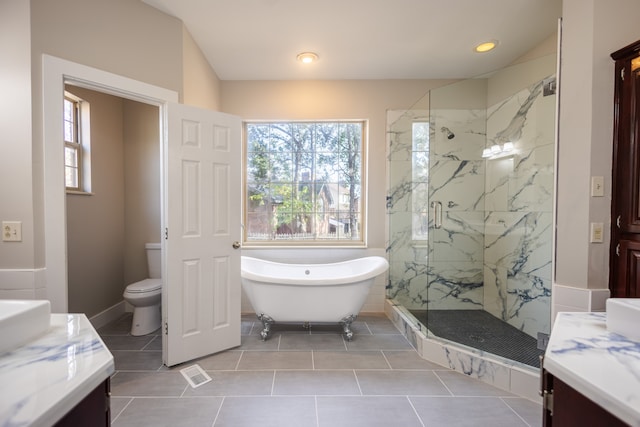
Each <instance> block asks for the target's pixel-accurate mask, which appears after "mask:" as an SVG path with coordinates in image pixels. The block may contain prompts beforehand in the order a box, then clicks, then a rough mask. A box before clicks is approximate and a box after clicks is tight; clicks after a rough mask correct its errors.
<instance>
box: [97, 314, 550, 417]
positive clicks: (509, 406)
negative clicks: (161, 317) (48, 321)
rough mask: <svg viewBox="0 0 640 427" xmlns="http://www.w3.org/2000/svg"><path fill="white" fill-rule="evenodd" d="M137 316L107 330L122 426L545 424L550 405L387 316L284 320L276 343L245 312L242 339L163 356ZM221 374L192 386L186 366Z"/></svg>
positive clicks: (114, 412) (114, 403) (114, 405)
mask: <svg viewBox="0 0 640 427" xmlns="http://www.w3.org/2000/svg"><path fill="white" fill-rule="evenodd" d="M130 325H131V315H130V314H126V315H124V316H123V317H122V318H120V319H119V320H117V321H115V322H113V323H111V324H109V325H106V326H104V327H102V328H100V329H99V330H98V332H99V333H100V335H101V337H102V339H103V340H104V342H105V344H106V345H107V347H109V349H110V350H111V352H112V353H113V356H114V358H115V365H116V372H115V373H114V374H113V376H112V378H111V392H112V397H111V419H112V425H113V426H154V427H155V426H171V427H177V426H194V427H195V426H207V427H223V426H230V427H243V426H251V427H253V426H259V427H270V426H273V427H288V426H292V427H306V426H309V427H341V426H345V427H347V426H348V427H359V426H363V427H364V426H366V427H374V426H385V427H389V426H393V427H395V426H402V427H412V426H416V427H426V426H429V427H434V426H447V427H448V426H456V427H459V426H488V425H490V426H492V427H499V426H505V427H517V426H540V425H542V417H541V415H542V409H541V406H540V405H538V404H536V403H534V402H531V401H529V400H527V399H523V398H520V397H518V396H515V395H512V394H510V393H508V392H505V391H502V390H499V389H497V388H494V387H492V386H490V385H488V384H485V383H483V382H481V381H478V380H475V379H472V378H469V377H467V376H466V375H463V374H460V373H457V372H454V371H451V370H448V369H446V368H443V367H441V366H439V365H436V364H433V363H430V362H428V361H426V360H424V359H422V358H420V356H419V355H418V353H417V352H416V351H415V349H414V348H413V347H412V346H411V344H410V343H409V342H408V341H407V340H406V338H405V337H404V336H402V335H401V334H400V333H399V332H398V330H397V329H396V328H395V327H394V326H393V324H392V323H391V322H390V321H389V320H388V319H387V318H386V317H384V316H383V315H363V316H360V317H359V318H358V320H357V321H356V322H354V324H353V331H354V333H355V336H354V339H353V341H352V342H347V341H345V340H344V339H343V338H342V335H341V328H340V326H338V325H336V326H330V325H311V328H310V329H308V330H307V329H303V328H302V325H277V324H276V325H274V326H273V328H272V332H271V337H270V338H269V340H267V341H266V342H263V341H261V339H260V330H261V324H260V322H259V321H258V320H257V319H255V316H244V315H243V317H242V345H241V346H240V347H237V348H235V349H231V350H228V351H225V352H221V353H218V354H215V355H212V356H208V357H204V358H201V359H198V360H195V361H192V362H188V363H185V364H184V365H179V366H175V367H172V368H167V367H166V366H163V365H162V339H161V336H160V335H159V334H160V331H157V333H155V334H151V335H147V336H143V337H134V336H131V335H130V334H129V328H130ZM193 363H198V364H199V365H200V366H201V367H202V369H204V370H205V371H206V372H207V374H208V375H209V376H210V377H211V378H212V381H211V382H208V383H207V384H204V385H202V386H200V387H198V388H192V387H191V386H190V385H189V384H188V383H187V381H186V380H185V379H184V377H183V376H182V374H181V373H180V369H182V368H184V367H186V366H190V365H191V364H193Z"/></svg>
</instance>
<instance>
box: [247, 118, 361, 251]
mask: <svg viewBox="0 0 640 427" xmlns="http://www.w3.org/2000/svg"><path fill="white" fill-rule="evenodd" d="M365 132H366V127H365V122H363V121H339V122H271V123H264V122H248V123H245V133H244V135H245V144H246V150H245V153H246V163H245V173H246V175H245V183H246V188H245V204H244V206H245V208H244V210H245V212H244V225H245V227H244V230H245V243H246V244H249V245H251V244H256V245H260V244H263V245H264V244H280V245H287V244H289V245H300V244H302V245H315V244H337V245H345V244H348V245H353V244H356V245H363V244H364V236H363V234H364V233H363V221H364V218H366V214H365V212H364V206H365V203H364V200H363V195H364V194H365V192H364V188H363V186H364V179H363V177H364V172H363V171H364V154H363V151H364V150H363V147H364V142H365Z"/></svg>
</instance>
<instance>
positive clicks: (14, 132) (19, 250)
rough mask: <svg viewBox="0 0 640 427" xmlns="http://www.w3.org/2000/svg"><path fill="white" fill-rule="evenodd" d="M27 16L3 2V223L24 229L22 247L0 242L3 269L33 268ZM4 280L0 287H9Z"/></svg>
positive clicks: (14, 1) (16, 2) (25, 5)
mask: <svg viewBox="0 0 640 427" xmlns="http://www.w3.org/2000/svg"><path fill="white" fill-rule="evenodd" d="M29 13H30V11H29V2H25V1H23V0H3V1H1V2H0V93H2V97H0V129H2V137H1V138H0V153H2V154H1V155H0V200H2V202H0V221H22V227H23V228H22V236H23V243H17V242H12V243H6V242H2V241H0V269H2V268H4V269H12V270H17V269H27V268H32V267H33V265H34V253H33V244H32V242H33V233H34V230H33V199H32V197H31V187H32V185H33V183H32V179H33V177H32V175H31V160H32V148H31V139H32V130H31V122H32V120H31V105H32V103H31V78H30V73H31V56H30V54H29V47H30V45H31V35H30V33H29ZM25 274H26V273H25ZM12 276H13V274H12ZM3 280H5V281H6V280H7V279H3V278H2V277H0V288H4V287H5V286H4V285H8V284H6V283H3ZM14 280H17V281H20V279H14ZM18 286H20V284H16V286H15V287H16V288H17V287H18ZM14 289H15V288H14ZM1 290H2V289H0V297H3V296H5V297H20V296H22V295H23V294H24V295H25V296H29V295H28V290H26V289H16V290H17V291H18V292H16V293H12V294H6V293H3V292H2V291H1ZM30 297H31V298H33V294H31V295H30Z"/></svg>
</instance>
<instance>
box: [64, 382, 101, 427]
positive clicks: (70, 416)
mask: <svg viewBox="0 0 640 427" xmlns="http://www.w3.org/2000/svg"><path fill="white" fill-rule="evenodd" d="M110 396H111V381H110V379H109V378H107V379H106V380H104V382H102V383H101V384H100V385H99V386H98V387H96V388H94V389H93V391H92V392H91V393H89V394H88V395H87V396H86V397H85V398H84V399H83V400H82V401H81V402H80V403H78V404H77V405H76V406H75V408H73V409H72V410H71V411H69V412H68V413H67V415H65V416H64V417H63V418H62V419H61V420H60V421H58V422H57V423H56V424H55V427H79V426H91V427H109V426H110V425H111V404H110V403H111V397H110Z"/></svg>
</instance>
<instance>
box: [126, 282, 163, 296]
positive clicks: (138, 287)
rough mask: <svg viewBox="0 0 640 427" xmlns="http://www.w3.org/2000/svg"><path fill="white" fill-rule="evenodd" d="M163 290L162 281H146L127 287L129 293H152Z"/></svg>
mask: <svg viewBox="0 0 640 427" xmlns="http://www.w3.org/2000/svg"><path fill="white" fill-rule="evenodd" d="M160 288H162V279H144V280H141V281H139V282H136V283H132V284H130V285H129V286H127V292H132V293H140V292H152V291H156V290H158V289H160Z"/></svg>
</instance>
